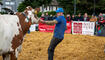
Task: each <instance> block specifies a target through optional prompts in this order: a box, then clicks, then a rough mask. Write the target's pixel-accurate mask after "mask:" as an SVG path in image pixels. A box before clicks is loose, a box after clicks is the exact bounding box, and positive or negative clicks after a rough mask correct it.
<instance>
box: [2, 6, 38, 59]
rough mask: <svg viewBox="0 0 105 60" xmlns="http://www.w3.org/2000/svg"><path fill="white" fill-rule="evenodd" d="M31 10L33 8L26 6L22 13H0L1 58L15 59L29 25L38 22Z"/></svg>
mask: <svg viewBox="0 0 105 60" xmlns="http://www.w3.org/2000/svg"><path fill="white" fill-rule="evenodd" d="M33 12H34V9H33V8H32V7H30V6H28V7H26V9H25V11H24V12H23V13H20V12H17V13H16V15H0V55H2V56H3V60H17V58H18V53H19V52H20V51H21V45H22V42H23V38H24V36H25V34H26V33H27V31H28V30H29V27H30V25H31V24H34V23H38V20H37V19H36V18H35V17H34V14H33Z"/></svg>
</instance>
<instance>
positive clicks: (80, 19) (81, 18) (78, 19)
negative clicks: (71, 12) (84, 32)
mask: <svg viewBox="0 0 105 60" xmlns="http://www.w3.org/2000/svg"><path fill="white" fill-rule="evenodd" d="M77 21H83V17H82V16H81V13H79V14H78V16H77Z"/></svg>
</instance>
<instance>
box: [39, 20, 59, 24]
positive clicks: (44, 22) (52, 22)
mask: <svg viewBox="0 0 105 60" xmlns="http://www.w3.org/2000/svg"><path fill="white" fill-rule="evenodd" d="M39 22H40V23H43V24H47V25H54V24H57V23H58V22H57V21H56V20H53V21H43V20H42V19H40V20H39Z"/></svg>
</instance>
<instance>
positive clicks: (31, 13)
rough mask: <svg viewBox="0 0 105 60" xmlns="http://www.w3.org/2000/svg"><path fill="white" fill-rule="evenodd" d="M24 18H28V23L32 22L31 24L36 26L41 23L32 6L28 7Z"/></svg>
mask: <svg viewBox="0 0 105 60" xmlns="http://www.w3.org/2000/svg"><path fill="white" fill-rule="evenodd" d="M24 16H26V19H25V21H26V22H29V21H31V23H32V24H34V23H38V21H39V20H38V18H36V17H35V10H34V9H33V8H32V7H31V6H28V7H26V9H25V10H24Z"/></svg>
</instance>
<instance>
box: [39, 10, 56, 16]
mask: <svg viewBox="0 0 105 60" xmlns="http://www.w3.org/2000/svg"><path fill="white" fill-rule="evenodd" d="M45 13H46V12H44V14H45ZM41 15H42V12H39V13H38V17H41ZM48 15H56V12H55V11H48Z"/></svg>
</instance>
